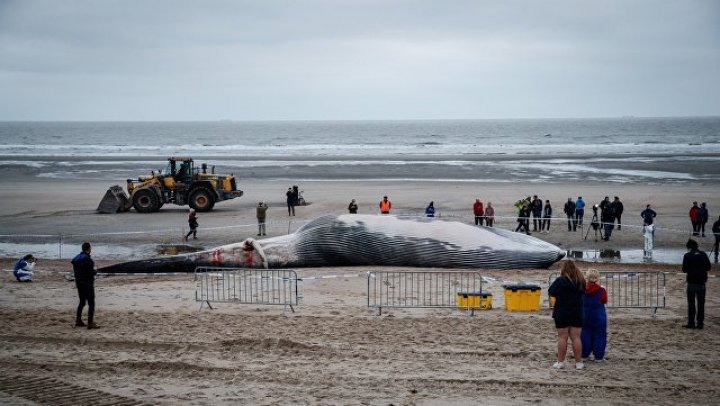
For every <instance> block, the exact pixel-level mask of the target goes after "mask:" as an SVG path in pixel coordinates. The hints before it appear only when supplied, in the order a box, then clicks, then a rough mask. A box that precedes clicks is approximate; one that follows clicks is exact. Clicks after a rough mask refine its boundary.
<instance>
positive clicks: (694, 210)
mask: <svg viewBox="0 0 720 406" xmlns="http://www.w3.org/2000/svg"><path fill="white" fill-rule="evenodd" d="M699 211H700V208H699V207H698V203H697V202H693V205H692V207H691V208H690V212H689V213H688V215H689V216H690V223H692V229H693V232H692V235H693V237H697V236H698V235H700V233H699V231H700V227H698V212H699Z"/></svg>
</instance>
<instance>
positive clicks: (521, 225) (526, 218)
mask: <svg viewBox="0 0 720 406" xmlns="http://www.w3.org/2000/svg"><path fill="white" fill-rule="evenodd" d="M517 223H518V225H517V227H516V228H515V232H518V231H525V234H527V235H530V208H529V207H528V206H527V205H525V206H522V207H520V210H519V211H518V217H517Z"/></svg>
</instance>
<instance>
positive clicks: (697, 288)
mask: <svg viewBox="0 0 720 406" xmlns="http://www.w3.org/2000/svg"><path fill="white" fill-rule="evenodd" d="M696 301H697V308H696V307H695V302H696ZM687 303H688V325H690V326H696V327H702V325H703V321H705V285H699V284H697V283H688V285H687ZM696 315H697V322H696V321H695V316H696Z"/></svg>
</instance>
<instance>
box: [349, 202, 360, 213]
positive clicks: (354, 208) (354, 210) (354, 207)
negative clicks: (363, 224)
mask: <svg viewBox="0 0 720 406" xmlns="http://www.w3.org/2000/svg"><path fill="white" fill-rule="evenodd" d="M357 211H358V205H357V203H355V199H352V200H350V204H349V205H348V213H350V214H357Z"/></svg>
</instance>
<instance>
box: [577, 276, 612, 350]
mask: <svg viewBox="0 0 720 406" xmlns="http://www.w3.org/2000/svg"><path fill="white" fill-rule="evenodd" d="M599 280H600V273H599V272H598V271H596V270H594V269H591V270H589V271H588V273H587V284H586V285H585V296H584V297H583V326H582V332H581V333H580V339H581V341H582V357H583V359H586V358H588V357H590V354H593V356H594V357H595V361H596V362H602V361H603V359H604V358H605V347H606V346H607V313H606V312H605V303H607V301H608V298H607V291H606V290H605V288H603V287H602V286H600V284H599V283H598V281H599Z"/></svg>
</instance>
